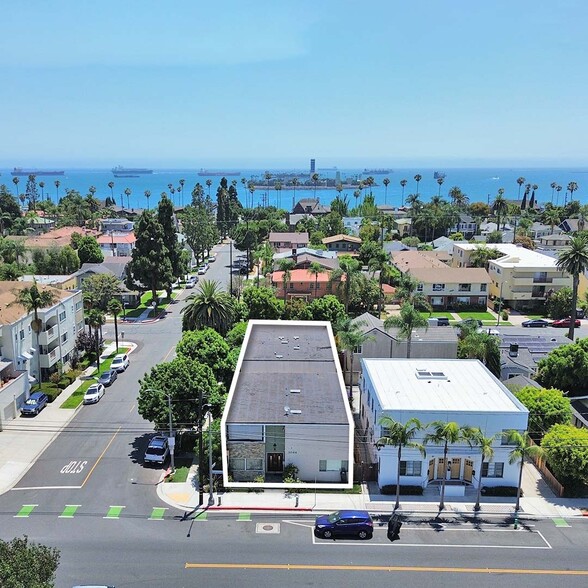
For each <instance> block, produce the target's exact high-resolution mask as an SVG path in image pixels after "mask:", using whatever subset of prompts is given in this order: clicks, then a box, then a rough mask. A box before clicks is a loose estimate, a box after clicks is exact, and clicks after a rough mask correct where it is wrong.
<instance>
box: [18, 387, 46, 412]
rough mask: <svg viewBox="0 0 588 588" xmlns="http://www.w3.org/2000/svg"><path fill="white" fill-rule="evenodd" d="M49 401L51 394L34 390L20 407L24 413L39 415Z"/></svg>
mask: <svg viewBox="0 0 588 588" xmlns="http://www.w3.org/2000/svg"><path fill="white" fill-rule="evenodd" d="M48 402H49V396H47V394H45V393H44V392H33V393H32V394H31V395H30V396H29V398H28V400H25V403H24V404H23V405H22V407H21V409H20V414H22V415H37V414H39V413H40V412H41V411H42V410H43V409H44V408H45V407H46V406H47V403H48Z"/></svg>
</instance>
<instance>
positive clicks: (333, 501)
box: [157, 464, 588, 518]
mask: <svg viewBox="0 0 588 588" xmlns="http://www.w3.org/2000/svg"><path fill="white" fill-rule="evenodd" d="M537 477H538V479H537ZM523 491H524V494H525V496H524V497H523V498H521V510H520V511H519V514H520V516H521V517H522V518H524V517H525V516H527V517H566V518H569V517H578V516H583V513H582V510H581V508H582V507H586V508H588V499H572V498H557V497H555V495H554V494H553V493H552V492H551V490H550V489H549V488H548V487H547V485H546V484H545V482H543V480H542V479H541V477H540V476H539V475H538V473H537V470H536V469H535V468H534V467H533V466H532V465H530V464H525V470H524V476H523ZM540 492H543V494H541V493H540ZM157 494H158V496H159V498H160V499H161V500H162V501H164V502H165V503H167V504H169V505H170V506H172V507H174V508H177V509H179V510H183V511H194V510H210V511H223V510H229V511H231V510H235V511H239V510H245V511H276V512H280V511H290V512H330V511H335V510H341V509H359V510H368V511H369V512H371V513H376V514H377V513H384V514H389V513H391V512H392V511H393V509H394V503H395V501H396V496H394V495H392V496H390V495H383V494H380V493H379V489H378V486H377V484H376V483H375V482H369V483H367V484H363V485H362V493H361V494H344V493H342V492H341V493H323V492H317V493H316V494H315V493H314V492H313V491H312V490H308V491H306V492H304V493H300V494H296V493H288V492H287V491H286V490H273V489H272V490H269V489H266V490H264V491H263V492H242V491H230V492H215V493H214V495H213V497H214V505H213V506H210V507H209V506H208V501H209V494H208V493H205V494H204V502H203V507H201V508H198V499H199V496H198V481H197V467H193V468H192V469H191V470H190V476H189V477H188V480H187V481H186V482H184V483H165V482H163V481H162V482H161V483H160V484H158V486H157ZM466 500H467V501H466ZM466 500H464V499H460V498H457V497H455V496H448V497H446V500H445V510H444V511H443V513H444V515H446V516H459V515H463V514H469V515H473V514H474V502H471V498H468V499H466ZM400 504H401V510H400V512H401V513H402V514H405V515H408V514H412V515H415V514H416V515H418V516H422V515H437V514H438V513H439V501H438V500H436V501H435V502H431V497H430V496H427V497H420V496H404V497H401V500H400ZM514 505H515V499H514V498H497V497H484V496H482V497H481V511H480V514H483V515H506V516H510V515H514Z"/></svg>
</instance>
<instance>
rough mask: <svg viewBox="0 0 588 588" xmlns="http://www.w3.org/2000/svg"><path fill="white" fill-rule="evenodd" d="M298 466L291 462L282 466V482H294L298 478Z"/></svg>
mask: <svg viewBox="0 0 588 588" xmlns="http://www.w3.org/2000/svg"><path fill="white" fill-rule="evenodd" d="M298 471H299V470H298V466H295V465H294V464H293V463H289V464H288V465H287V466H286V467H285V468H284V476H283V480H284V482H294V481H296V480H297V479H298Z"/></svg>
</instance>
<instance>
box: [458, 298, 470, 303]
mask: <svg viewBox="0 0 588 588" xmlns="http://www.w3.org/2000/svg"><path fill="white" fill-rule="evenodd" d="M456 300H457V302H459V303H460V304H469V303H470V299H469V296H456Z"/></svg>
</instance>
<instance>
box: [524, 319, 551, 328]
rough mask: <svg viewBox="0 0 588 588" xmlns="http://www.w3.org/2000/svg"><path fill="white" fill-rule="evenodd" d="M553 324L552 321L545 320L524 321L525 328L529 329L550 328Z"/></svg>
mask: <svg viewBox="0 0 588 588" xmlns="http://www.w3.org/2000/svg"><path fill="white" fill-rule="evenodd" d="M550 324H551V321H548V320H545V319H529V320H528V321H523V322H522V325H523V327H529V328H543V327H548V326H549V325H550Z"/></svg>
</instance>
